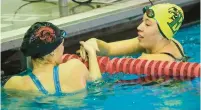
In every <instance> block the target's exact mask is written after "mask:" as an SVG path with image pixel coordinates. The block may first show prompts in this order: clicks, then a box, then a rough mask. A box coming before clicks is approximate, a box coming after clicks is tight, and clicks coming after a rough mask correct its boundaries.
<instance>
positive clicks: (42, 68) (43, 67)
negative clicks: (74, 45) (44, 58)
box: [33, 63, 56, 74]
mask: <svg viewBox="0 0 201 110" xmlns="http://www.w3.org/2000/svg"><path fill="white" fill-rule="evenodd" d="M54 66H56V64H53V63H48V64H38V63H36V64H33V74H37V73H41V72H44V73H46V72H48V73H49V71H52V70H53V68H54Z"/></svg>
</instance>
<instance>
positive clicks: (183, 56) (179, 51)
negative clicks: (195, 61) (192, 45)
mask: <svg viewBox="0 0 201 110" xmlns="http://www.w3.org/2000/svg"><path fill="white" fill-rule="evenodd" d="M172 41H173V42H174V44H175V45H176V46H177V48H178V50H179V52H180V53H181V55H182V56H183V57H184V56H185V55H184V53H183V52H182V50H181V48H180V47H179V45H178V44H177V43H176V42H175V41H174V40H172Z"/></svg>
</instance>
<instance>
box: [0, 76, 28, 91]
mask: <svg viewBox="0 0 201 110" xmlns="http://www.w3.org/2000/svg"><path fill="white" fill-rule="evenodd" d="M24 79H25V78H24V77H22V76H12V77H11V78H10V79H9V80H8V81H7V82H6V84H5V85H4V88H5V89H16V90H24V89H26V85H25V84H24Z"/></svg>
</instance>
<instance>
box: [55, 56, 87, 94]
mask: <svg viewBox="0 0 201 110" xmlns="http://www.w3.org/2000/svg"><path fill="white" fill-rule="evenodd" d="M59 74H60V75H59V76H60V83H61V85H64V84H65V85H64V86H65V87H64V86H62V90H63V91H66V92H69V91H70V92H72V91H75V90H79V89H83V88H85V87H86V81H87V79H88V75H89V70H88V69H87V67H86V66H85V65H84V63H82V62H81V61H80V60H78V59H71V60H69V61H67V62H66V63H62V64H60V65H59ZM72 82H73V83H72ZM66 88H68V90H64V89H66ZM76 88H77V89H76Z"/></svg>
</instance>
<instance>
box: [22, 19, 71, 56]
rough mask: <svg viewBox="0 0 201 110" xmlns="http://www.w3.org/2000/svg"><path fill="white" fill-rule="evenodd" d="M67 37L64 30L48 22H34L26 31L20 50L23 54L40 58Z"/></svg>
mask: <svg viewBox="0 0 201 110" xmlns="http://www.w3.org/2000/svg"><path fill="white" fill-rule="evenodd" d="M66 37H67V33H66V32H65V31H64V30H60V29H59V28H58V27H57V26H55V25H53V24H52V23H49V22H36V23H34V24H33V25H32V26H31V27H30V28H29V29H28V31H27V32H26V34H25V36H24V38H23V42H22V45H21V47H20V50H21V51H22V53H23V54H24V55H25V56H31V57H34V58H40V57H42V56H45V55H47V54H49V53H51V52H52V51H54V50H55V49H56V48H57V47H58V46H59V45H60V44H61V43H62V41H63V39H64V38H66Z"/></svg>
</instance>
